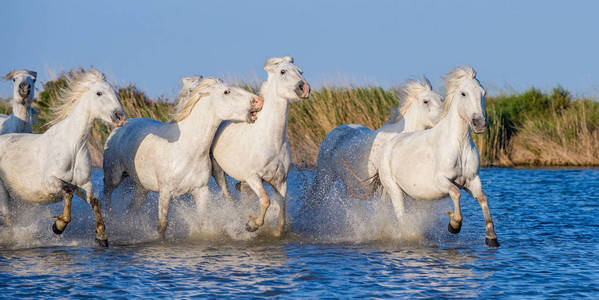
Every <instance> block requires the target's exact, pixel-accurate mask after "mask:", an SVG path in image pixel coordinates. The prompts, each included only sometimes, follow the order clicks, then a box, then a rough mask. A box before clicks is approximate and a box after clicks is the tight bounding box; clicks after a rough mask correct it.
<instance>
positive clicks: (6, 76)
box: [2, 70, 37, 81]
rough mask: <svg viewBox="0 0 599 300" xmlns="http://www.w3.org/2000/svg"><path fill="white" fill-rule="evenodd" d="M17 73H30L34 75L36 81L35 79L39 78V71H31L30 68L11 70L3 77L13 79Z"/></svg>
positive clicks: (7, 79)
mask: <svg viewBox="0 0 599 300" xmlns="http://www.w3.org/2000/svg"><path fill="white" fill-rule="evenodd" d="M17 74H28V75H31V76H33V80H34V81H35V79H37V72H35V71H30V70H11V71H10V72H8V74H6V75H4V76H3V77H2V79H4V80H6V81H9V80H12V79H13V77H15V75H17Z"/></svg>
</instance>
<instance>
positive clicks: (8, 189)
mask: <svg viewBox="0 0 599 300" xmlns="http://www.w3.org/2000/svg"><path fill="white" fill-rule="evenodd" d="M65 80H66V83H67V87H66V88H65V89H64V90H62V93H61V94H60V96H59V99H58V101H59V103H60V106H58V107H56V108H55V109H54V112H55V115H56V118H55V119H54V120H53V121H52V122H50V124H51V125H52V126H51V127H50V128H48V130H47V131H46V132H44V133H43V134H30V133H12V134H5V135H0V180H1V184H0V212H1V213H2V214H3V215H4V217H5V219H6V220H7V223H8V224H9V225H10V224H11V216H10V211H9V210H8V205H9V199H14V200H18V201H23V202H29V203H38V204H46V203H54V202H58V201H60V200H61V199H62V198H64V210H63V213H62V215H61V216H58V217H56V222H55V223H54V224H53V225H52V229H53V231H54V233H56V234H61V233H62V232H63V231H64V229H65V227H66V226H67V224H68V223H69V222H70V221H71V201H72V198H73V193H74V192H75V193H77V195H78V196H79V197H80V198H82V199H85V200H86V201H87V203H88V204H89V205H90V206H91V207H92V209H93V211H94V214H95V216H96V241H98V243H99V244H100V245H102V246H108V240H107V239H106V232H105V226H104V221H103V220H102V215H101V213H100V203H99V201H98V199H97V198H96V197H95V196H94V193H93V191H92V182H91V160H90V155H89V151H88V139H89V135H90V132H91V128H92V125H93V122H94V120H95V119H100V120H102V121H104V122H106V123H111V124H114V125H116V126H122V125H123V124H124V122H125V113H124V111H123V108H122V107H121V104H120V103H119V101H118V98H117V95H116V93H115V90H114V89H113V87H112V86H111V85H110V84H109V83H108V82H106V80H105V78H104V75H103V74H102V73H100V72H99V71H96V70H89V71H81V72H75V71H72V72H70V73H69V74H66V75H65Z"/></svg>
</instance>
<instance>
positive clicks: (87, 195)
mask: <svg viewBox="0 0 599 300" xmlns="http://www.w3.org/2000/svg"><path fill="white" fill-rule="evenodd" d="M81 190H82V191H83V195H81V193H80V191H81ZM80 191H79V192H78V195H79V196H80V197H82V198H84V199H85V201H86V202H87V204H89V205H90V206H91V208H92V210H93V212H94V215H95V217H96V242H98V244H99V245H100V246H102V247H108V239H107V238H106V225H105V224H104V219H103V218H102V213H101V211H100V201H99V200H98V198H96V196H95V195H94V193H93V190H92V183H91V182H87V183H85V184H83V185H82V187H81V189H80Z"/></svg>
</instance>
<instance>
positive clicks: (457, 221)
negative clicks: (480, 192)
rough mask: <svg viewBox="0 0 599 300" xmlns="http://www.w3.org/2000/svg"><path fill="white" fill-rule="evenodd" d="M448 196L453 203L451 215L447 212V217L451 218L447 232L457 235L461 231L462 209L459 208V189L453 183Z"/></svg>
mask: <svg viewBox="0 0 599 300" xmlns="http://www.w3.org/2000/svg"><path fill="white" fill-rule="evenodd" d="M449 196H450V197H451V200H452V201H453V213H452V212H449V211H448V212H447V215H448V216H449V217H450V218H451V219H450V220H449V224H448V225H447V230H448V231H449V232H451V233H453V234H457V233H459V232H460V230H461V229H462V209H461V207H460V189H459V188H458V187H457V186H456V185H455V184H453V183H450V186H449Z"/></svg>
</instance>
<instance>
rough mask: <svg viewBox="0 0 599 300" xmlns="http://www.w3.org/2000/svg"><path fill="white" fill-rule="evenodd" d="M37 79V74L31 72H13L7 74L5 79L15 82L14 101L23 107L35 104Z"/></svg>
mask: <svg viewBox="0 0 599 300" xmlns="http://www.w3.org/2000/svg"><path fill="white" fill-rule="evenodd" d="M36 78H37V72H34V71H29V70H17V71H14V70H13V71H10V72H9V73H8V74H6V76H4V79H5V80H12V82H13V99H14V100H13V101H16V103H18V104H22V105H28V104H29V105H30V104H31V103H33V94H34V88H35V80H36Z"/></svg>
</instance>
